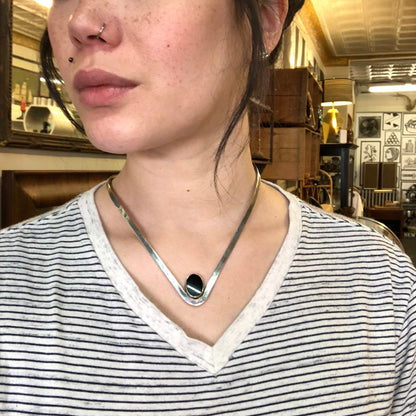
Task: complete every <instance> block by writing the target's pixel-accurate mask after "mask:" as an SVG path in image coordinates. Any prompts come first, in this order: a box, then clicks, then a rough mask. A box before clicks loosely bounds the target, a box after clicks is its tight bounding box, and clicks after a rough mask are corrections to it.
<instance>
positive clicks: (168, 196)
mask: <svg viewBox="0 0 416 416" xmlns="http://www.w3.org/2000/svg"><path fill="white" fill-rule="evenodd" d="M232 144H233V143H229V145H232ZM212 154H213V152H212V149H209V151H207V152H205V154H204V153H203V152H201V153H200V154H199V155H198V156H197V157H188V158H185V157H181V156H178V157H176V158H173V157H169V158H161V157H155V156H154V154H152V153H144V154H143V153H141V154H135V155H129V156H128V157H127V162H126V165H125V167H124V169H123V170H122V172H121V173H120V175H119V177H118V178H117V179H116V180H115V181H114V186H115V190H116V192H117V194H118V195H119V196H120V198H121V200H122V202H123V203H124V204H126V205H127V206H129V207H130V209H131V210H134V211H135V212H137V215H138V216H140V218H143V215H152V216H153V217H155V218H156V217H159V220H160V221H163V220H166V219H168V218H169V217H171V216H175V218H176V221H180V220H181V219H184V220H185V219H188V220H189V221H192V220H194V219H201V218H210V217H211V218H212V217H216V216H218V215H219V214H221V216H223V217H226V216H227V211H228V210H231V211H233V210H234V209H235V208H236V207H241V206H242V207H244V206H245V202H246V201H247V199H248V198H249V196H250V195H251V192H252V189H253V185H254V182H255V172H254V169H253V166H252V162H251V154H250V149H249V147H248V145H247V146H246V147H245V148H244V150H243V151H242V152H241V149H236V148H232V146H230V148H226V151H225V153H224V154H223V156H222V158H221V160H220V163H219V166H218V170H217V176H216V178H215V177H214V167H215V163H214V161H213V157H212ZM175 212H176V214H177V215H174V214H173V213H175ZM169 214H170V215H169ZM237 215H238V214H237Z"/></svg>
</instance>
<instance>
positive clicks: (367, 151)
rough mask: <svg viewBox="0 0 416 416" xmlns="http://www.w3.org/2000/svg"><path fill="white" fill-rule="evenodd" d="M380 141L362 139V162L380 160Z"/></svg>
mask: <svg viewBox="0 0 416 416" xmlns="http://www.w3.org/2000/svg"><path fill="white" fill-rule="evenodd" d="M380 149H381V142H380V141H376V140H374V141H372V140H361V143H360V150H361V153H360V156H361V158H360V161H361V164H363V163H366V162H380Z"/></svg>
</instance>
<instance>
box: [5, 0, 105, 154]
mask: <svg viewBox="0 0 416 416" xmlns="http://www.w3.org/2000/svg"><path fill="white" fill-rule="evenodd" d="M12 42H13V0H0V51H1V53H0V148H1V147H17V148H26V149H38V150H55V151H68V152H83V153H102V152H101V151H100V150H98V149H96V148H95V147H94V146H92V144H91V143H90V142H89V141H88V140H87V139H84V138H78V137H67V136H57V135H51V134H41V133H32V132H25V131H20V130H13V129H12V122H11V107H12V86H11V74H12Z"/></svg>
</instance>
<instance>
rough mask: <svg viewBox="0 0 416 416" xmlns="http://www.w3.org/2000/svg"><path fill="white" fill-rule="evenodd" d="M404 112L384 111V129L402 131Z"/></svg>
mask: <svg viewBox="0 0 416 416" xmlns="http://www.w3.org/2000/svg"><path fill="white" fill-rule="evenodd" d="M401 129H402V113H383V130H393V131H401Z"/></svg>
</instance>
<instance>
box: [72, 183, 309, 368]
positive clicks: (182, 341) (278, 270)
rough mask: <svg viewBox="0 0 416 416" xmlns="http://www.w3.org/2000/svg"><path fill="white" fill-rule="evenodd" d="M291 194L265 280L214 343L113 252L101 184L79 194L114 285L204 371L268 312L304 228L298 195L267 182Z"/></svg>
mask: <svg viewBox="0 0 416 416" xmlns="http://www.w3.org/2000/svg"><path fill="white" fill-rule="evenodd" d="M267 184H268V185H270V186H272V187H274V188H275V189H276V190H277V191H278V192H281V193H282V194H283V195H284V196H285V197H286V198H287V199H288V200H289V228H288V232H287V235H286V237H285V240H284V242H283V244H282V247H281V248H280V250H279V253H278V254H277V256H276V258H275V260H274V262H273V264H272V266H271V267H270V269H269V271H268V273H267V275H266V277H265V278H264V280H263V282H262V284H261V285H260V287H259V288H258V290H257V291H256V293H255V295H254V296H253V297H252V299H251V300H250V301H249V302H248V304H247V305H246V306H245V308H244V309H243V310H242V311H241V312H240V314H239V315H238V317H237V318H236V319H235V321H234V322H233V323H232V324H231V325H230V326H229V327H228V328H227V329H226V331H225V332H224V333H223V335H222V336H221V337H220V338H219V339H218V341H217V342H216V343H215V344H214V345H213V346H211V345H207V344H205V343H204V342H202V341H199V340H197V339H194V338H191V337H189V336H188V335H186V333H185V332H184V331H183V330H182V328H180V327H179V326H178V325H177V324H175V323H174V322H173V321H171V320H170V319H169V318H168V317H167V316H166V315H164V314H163V313H162V312H161V311H160V310H159V309H158V308H157V307H156V306H155V305H154V304H153V303H152V302H150V301H149V300H148V299H147V298H146V296H144V295H143V293H142V292H141V291H140V289H139V287H138V286H137V284H136V283H135V282H134V280H133V279H132V277H131V276H130V274H129V273H128V272H127V270H126V269H125V268H124V266H123V265H122V263H121V262H120V260H119V259H118V257H117V255H116V254H115V252H114V250H113V248H112V246H111V244H110V242H109V240H108V238H107V236H106V234H105V232H104V229H103V226H102V223H101V220H100V216H99V213H98V210H97V207H96V204H95V200H94V193H95V190H96V189H97V187H95V188H93V189H91V190H90V191H88V192H86V193H85V194H83V195H82V196H81V198H80V199H79V206H80V210H81V214H82V216H83V219H84V222H85V226H86V229H87V232H88V234H89V237H90V240H91V243H92V245H93V247H94V249H95V252H96V254H97V256H98V258H99V260H100V262H101V264H102V267H103V268H104V271H105V272H106V274H107V276H108V278H109V279H110V280H111V282H112V284H113V286H114V287H115V288H116V289H117V291H118V293H119V294H120V295H121V297H122V298H123V299H124V301H125V302H126V304H127V305H128V306H129V308H130V309H131V310H132V311H133V312H134V313H135V314H136V315H137V316H138V317H140V319H142V320H143V321H144V322H145V323H146V324H147V325H148V326H149V327H150V328H151V329H152V330H153V331H155V332H156V333H157V334H158V335H159V336H160V337H161V338H162V339H164V340H165V341H166V342H167V343H168V344H170V346H171V347H172V348H174V349H175V350H176V351H177V352H178V353H179V354H181V355H182V356H184V357H186V358H187V359H188V360H189V361H190V362H192V363H194V364H195V365H197V366H198V367H200V368H202V369H204V370H205V371H207V372H209V373H211V374H216V373H218V372H219V371H220V370H221V369H222V368H223V367H224V366H226V364H227V363H228V361H229V359H230V357H231V355H232V354H233V352H234V351H235V350H236V349H237V348H238V346H239V345H240V344H241V343H242V342H243V341H244V339H245V338H246V337H247V335H248V334H249V333H250V331H251V330H252V329H253V328H254V327H255V326H256V324H257V323H258V322H259V320H260V319H261V317H262V316H263V315H264V314H265V312H266V311H267V309H268V307H269V306H270V304H271V302H272V301H273V299H274V297H275V295H276V293H277V292H278V290H279V288H280V287H281V285H282V283H283V281H284V278H285V276H286V274H287V272H288V270H289V267H290V265H291V263H292V260H293V257H294V254H295V251H296V247H297V244H298V240H299V238H300V233H301V220H300V218H301V214H300V211H301V208H300V205H299V203H298V201H297V199H296V198H295V197H294V196H293V195H291V194H288V193H287V192H285V191H283V190H281V189H280V188H279V187H277V186H276V185H274V184H270V183H267Z"/></svg>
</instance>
